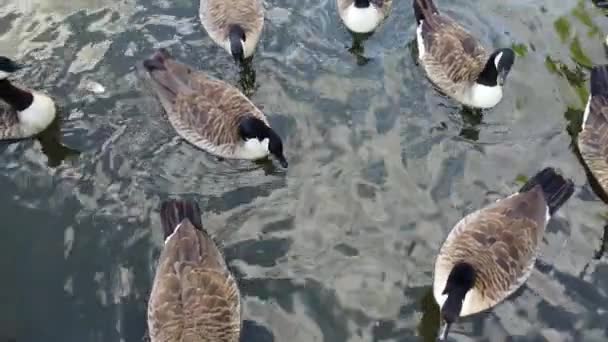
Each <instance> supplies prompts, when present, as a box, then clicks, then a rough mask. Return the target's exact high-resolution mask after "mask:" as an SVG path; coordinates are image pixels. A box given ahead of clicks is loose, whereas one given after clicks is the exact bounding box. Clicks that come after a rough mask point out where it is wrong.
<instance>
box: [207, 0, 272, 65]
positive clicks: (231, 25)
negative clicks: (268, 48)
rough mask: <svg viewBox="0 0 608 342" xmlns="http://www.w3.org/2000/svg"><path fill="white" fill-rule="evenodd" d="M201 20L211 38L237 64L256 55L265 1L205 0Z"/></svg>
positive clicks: (262, 25) (262, 24)
mask: <svg viewBox="0 0 608 342" xmlns="http://www.w3.org/2000/svg"><path fill="white" fill-rule="evenodd" d="M199 17H200V19H201V23H202V24H203V27H204V28H205V30H206V31H207V34H209V37H211V39H212V40H213V41H214V42H215V43H216V44H218V45H219V46H221V47H223V48H224V49H226V51H228V52H229V53H230V54H231V55H232V57H234V59H235V60H236V61H239V62H242V61H243V60H244V59H245V58H248V57H250V56H251V55H253V52H254V51H255V47H256V45H257V44H258V41H259V40H260V35H261V34H262V28H263V27H264V6H263V4H262V1H261V0H201V2H200V9H199Z"/></svg>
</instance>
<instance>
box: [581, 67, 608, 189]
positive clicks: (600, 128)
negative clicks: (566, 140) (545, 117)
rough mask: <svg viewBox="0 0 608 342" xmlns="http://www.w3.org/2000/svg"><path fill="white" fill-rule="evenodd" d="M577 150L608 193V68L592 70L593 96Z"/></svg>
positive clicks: (590, 97) (585, 116)
mask: <svg viewBox="0 0 608 342" xmlns="http://www.w3.org/2000/svg"><path fill="white" fill-rule="evenodd" d="M578 149H579V151H580V153H581V156H582V157H583V160H584V161H585V164H587V168H588V169H589V171H590V172H591V174H593V176H594V178H595V179H596V180H597V182H598V183H599V185H600V186H601V188H602V190H603V191H604V192H605V193H606V194H608V65H603V66H596V67H594V68H593V70H591V95H590V96H589V100H588V101H587V107H586V108H585V114H584V116H583V124H582V130H581V132H580V133H579V134H578Z"/></svg>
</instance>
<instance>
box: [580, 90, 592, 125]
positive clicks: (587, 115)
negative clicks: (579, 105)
mask: <svg viewBox="0 0 608 342" xmlns="http://www.w3.org/2000/svg"><path fill="white" fill-rule="evenodd" d="M590 108H591V96H589V99H588V100H587V106H586V107H585V113H584V114H583V124H582V126H581V127H582V128H583V129H585V124H586V123H587V119H589V110H590Z"/></svg>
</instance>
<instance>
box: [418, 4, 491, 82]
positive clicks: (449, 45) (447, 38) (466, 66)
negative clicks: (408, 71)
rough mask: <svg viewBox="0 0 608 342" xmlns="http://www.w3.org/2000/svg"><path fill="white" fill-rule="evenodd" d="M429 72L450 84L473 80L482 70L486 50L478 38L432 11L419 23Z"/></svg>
mask: <svg viewBox="0 0 608 342" xmlns="http://www.w3.org/2000/svg"><path fill="white" fill-rule="evenodd" d="M421 35H422V39H423V40H424V46H425V50H426V53H425V54H424V57H423V58H424V62H425V65H426V68H427V69H428V71H429V73H431V74H433V75H438V76H441V77H440V78H444V79H449V80H451V81H452V82H454V83H461V82H474V81H475V80H476V79H477V76H478V75H479V73H481V71H482V70H483V68H484V66H485V63H486V59H487V52H486V50H485V49H484V48H483V46H482V45H481V44H480V43H479V41H478V40H477V39H476V38H475V37H473V36H472V35H471V34H470V33H469V32H468V31H466V30H465V29H464V28H463V27H462V26H460V25H459V24H458V23H456V22H455V21H454V20H452V19H451V18H448V17H445V16H442V15H439V14H433V15H432V16H430V17H429V18H428V19H427V20H424V21H423V23H422V31H421Z"/></svg>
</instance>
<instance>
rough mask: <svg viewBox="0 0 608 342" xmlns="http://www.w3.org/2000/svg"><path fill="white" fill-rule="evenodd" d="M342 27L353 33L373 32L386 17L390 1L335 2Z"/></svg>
mask: <svg viewBox="0 0 608 342" xmlns="http://www.w3.org/2000/svg"><path fill="white" fill-rule="evenodd" d="M336 3H337V6H338V13H339V14H340V18H341V19H342V21H343V22H344V25H346V27H347V28H348V29H349V30H351V31H352V32H355V33H369V32H372V31H374V30H375V29H376V28H377V27H378V26H379V25H380V23H381V22H382V21H383V20H384V19H385V18H386V17H387V15H388V13H389V12H390V10H391V6H392V3H393V1H392V0H336Z"/></svg>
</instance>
